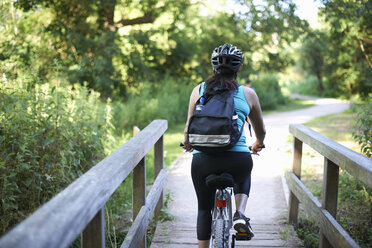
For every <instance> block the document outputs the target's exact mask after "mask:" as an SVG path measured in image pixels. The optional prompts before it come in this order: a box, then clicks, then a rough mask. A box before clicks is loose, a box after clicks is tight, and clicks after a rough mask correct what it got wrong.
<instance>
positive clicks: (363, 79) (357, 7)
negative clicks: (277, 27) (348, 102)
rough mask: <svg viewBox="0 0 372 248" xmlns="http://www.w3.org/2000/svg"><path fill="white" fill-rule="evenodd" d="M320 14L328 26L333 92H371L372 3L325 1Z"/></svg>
mask: <svg viewBox="0 0 372 248" xmlns="http://www.w3.org/2000/svg"><path fill="white" fill-rule="evenodd" d="M322 2H323V4H324V7H323V8H322V9H321V12H320V13H321V14H322V16H323V17H324V18H325V21H326V22H327V23H328V24H329V30H325V32H327V33H328V34H329V37H330V38H329V39H328V46H327V48H328V49H327V60H326V63H327V64H326V69H325V72H326V74H327V78H328V80H329V82H330V85H332V86H333V87H332V88H334V89H338V90H340V91H341V93H342V94H344V95H346V96H350V95H351V94H360V95H361V96H362V97H368V95H369V94H370V93H371V92H372V83H371V80H370V78H371V75H372V61H371V55H372V43H371V40H370V38H369V37H370V34H371V32H372V18H371V16H372V3H371V1H368V0H361V1H348V0H337V1H331V0H322Z"/></svg>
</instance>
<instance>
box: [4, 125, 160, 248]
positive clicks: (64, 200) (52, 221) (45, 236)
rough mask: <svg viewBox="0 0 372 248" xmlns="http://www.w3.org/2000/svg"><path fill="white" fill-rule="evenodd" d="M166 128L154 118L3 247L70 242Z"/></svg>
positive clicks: (19, 227)
mask: <svg viewBox="0 0 372 248" xmlns="http://www.w3.org/2000/svg"><path fill="white" fill-rule="evenodd" d="M166 129H167V121H165V120H156V121H153V122H152V123H151V124H150V125H148V126H147V127H146V128H145V129H144V130H143V131H142V132H140V133H139V134H138V135H136V136H135V137H133V138H132V139H131V140H129V141H128V142H127V143H125V144H124V145H123V146H121V147H120V148H119V149H117V150H116V151H114V152H113V153H112V154H111V155H110V156H108V157H106V158H105V159H103V160H102V161H101V162H99V163H98V164H97V165H96V166H94V167H93V168H91V169H90V170H89V171H88V172H87V173H85V174H84V175H83V176H81V177H80V178H79V179H77V180H76V181H75V182H73V183H72V184H70V185H69V186H68V187H67V188H66V189H65V190H63V191H62V192H60V193H59V194H57V195H56V196H55V197H54V198H53V199H52V200H50V201H49V202H47V203H46V204H44V205H43V206H42V207H41V208H40V209H39V210H37V211H36V212H35V213H34V214H33V215H31V216H30V217H28V218H27V219H26V220H24V221H23V222H22V223H21V225H17V226H16V227H15V228H13V229H12V230H11V231H10V232H9V233H8V234H7V235H5V236H4V237H2V238H1V239H0V247H6V248H11V247H28V248H33V247H35V248H51V247H67V246H68V245H70V244H71V243H72V242H73V241H74V240H75V239H76V237H77V236H78V235H79V234H80V233H81V232H82V231H83V230H84V228H85V227H86V226H87V225H88V223H89V222H90V221H91V220H92V219H93V217H94V216H95V215H96V214H97V212H98V211H99V210H100V209H102V208H103V207H104V204H105V203H106V201H107V200H108V199H109V197H110V196H111V195H112V194H113V192H114V191H115V190H116V188H117V187H118V186H119V185H120V184H121V183H122V181H123V180H124V179H125V178H126V177H127V176H128V174H129V173H131V171H132V170H133V168H134V167H135V166H136V165H137V163H138V162H139V161H140V160H141V159H142V158H143V157H144V156H145V155H146V153H147V152H148V151H149V150H150V149H151V148H152V146H153V145H154V144H155V142H156V141H157V140H158V139H159V138H160V137H161V136H162V135H163V133H164V132H165V130H166ZM46 220H47V221H46ZM51 237H53V238H51Z"/></svg>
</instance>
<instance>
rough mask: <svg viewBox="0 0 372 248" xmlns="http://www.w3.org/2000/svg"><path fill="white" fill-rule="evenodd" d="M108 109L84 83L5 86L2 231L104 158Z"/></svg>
mask: <svg viewBox="0 0 372 248" xmlns="http://www.w3.org/2000/svg"><path fill="white" fill-rule="evenodd" d="M108 107H109V104H103V103H102V102H101V101H100V99H99V94H98V93H95V92H88V90H87V89H86V88H85V87H81V86H78V85H76V86H74V90H72V87H68V86H67V85H65V84H63V83H62V84H60V85H58V84H57V85H52V84H44V85H36V86H33V85H32V84H28V83H27V84H25V83H19V82H15V81H14V82H7V83H1V84H0V109H1V113H0V147H1V149H0V188H1V203H0V206H1V208H0V219H1V222H0V233H4V232H5V231H6V230H8V229H9V228H10V227H12V226H13V225H15V224H16V223H18V222H19V221H21V220H22V219H24V218H25V217H27V216H28V215H29V214H30V213H32V212H33V211H34V210H35V209H36V208H37V207H39V206H40V205H41V204H43V203H44V202H46V201H47V200H49V199H50V198H51V197H52V196H53V195H55V194H56V193H57V192H59V191H61V190H62V189H63V188H65V187H66V186H67V185H68V184H69V183H71V181H72V180H74V179H76V178H77V177H79V176H80V175H82V174H83V173H84V172H85V171H87V170H88V169H89V168H90V167H91V166H92V165H94V164H95V163H96V162H98V161H99V160H100V159H101V158H103V157H104V147H103V143H102V140H107V139H108V136H109V135H110V130H111V128H112V127H111V124H110V121H111V116H110V111H109V108H108Z"/></svg>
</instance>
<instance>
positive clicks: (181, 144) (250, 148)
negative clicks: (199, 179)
mask: <svg viewBox="0 0 372 248" xmlns="http://www.w3.org/2000/svg"><path fill="white" fill-rule="evenodd" d="M180 147H182V148H183V147H184V144H183V143H182V142H180ZM260 148H262V149H263V148H265V144H263V145H262V146H260ZM248 149H249V150H250V151H251V150H252V146H248ZM251 154H253V155H257V156H259V155H260V154H258V153H257V152H251Z"/></svg>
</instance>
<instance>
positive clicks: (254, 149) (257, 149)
mask: <svg viewBox="0 0 372 248" xmlns="http://www.w3.org/2000/svg"><path fill="white" fill-rule="evenodd" d="M262 148H265V145H264V144H261V143H260V142H258V141H257V140H256V141H255V142H254V143H253V145H252V148H251V151H252V152H253V153H257V152H260V151H261V150H262Z"/></svg>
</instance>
